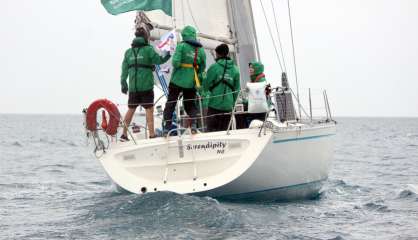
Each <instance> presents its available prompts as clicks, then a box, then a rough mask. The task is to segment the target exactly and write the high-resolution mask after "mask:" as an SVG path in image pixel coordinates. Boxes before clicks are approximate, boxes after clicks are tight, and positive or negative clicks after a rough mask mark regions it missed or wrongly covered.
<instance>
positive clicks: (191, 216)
mask: <svg viewBox="0 0 418 240" xmlns="http://www.w3.org/2000/svg"><path fill="white" fill-rule="evenodd" d="M84 209H88V213H87V214H86V215H84V216H83V221H86V220H87V221H89V222H91V223H94V224H100V223H101V222H103V220H105V219H120V218H124V219H125V220H126V221H129V222H130V221H132V222H141V225H137V224H135V226H134V228H140V229H147V230H148V231H153V230H157V229H156V227H158V225H160V224H161V225H162V226H178V228H182V227H187V226H195V227H199V226H201V227H202V228H205V229H214V230H216V229H219V228H231V227H236V226H237V224H238V225H239V224H241V222H240V217H239V216H237V214H238V213H236V212H234V211H232V210H230V209H228V208H226V207H224V206H223V205H221V204H219V202H218V201H217V200H214V199H212V198H209V197H203V198H202V197H196V196H190V195H180V194H176V193H172V192H156V193H147V194H144V195H135V194H117V195H110V196H108V197H106V198H102V197H100V198H99V199H96V201H95V204H94V205H91V206H87V207H84ZM238 215H239V214H238ZM180 218H181V219H182V220H181V221H179V219H180ZM178 228H176V229H178ZM172 230H174V229H172Z"/></svg>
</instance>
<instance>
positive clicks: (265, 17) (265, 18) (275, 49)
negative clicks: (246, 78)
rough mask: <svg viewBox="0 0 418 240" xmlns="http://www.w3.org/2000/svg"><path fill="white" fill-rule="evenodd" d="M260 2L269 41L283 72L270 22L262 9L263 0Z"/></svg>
mask: <svg viewBox="0 0 418 240" xmlns="http://www.w3.org/2000/svg"><path fill="white" fill-rule="evenodd" d="M260 3H261V8H262V9H263V14H264V20H265V21H266V24H267V28H268V30H269V34H270V38H271V41H272V42H273V46H274V51H275V52H276V57H277V60H278V61H279V65H280V69H281V70H282V72H283V66H282V63H281V60H280V56H279V52H278V51H277V46H276V43H275V42H274V38H273V33H272V32H271V27H270V24H269V22H268V19H267V15H266V11H265V9H264V4H263V0H260Z"/></svg>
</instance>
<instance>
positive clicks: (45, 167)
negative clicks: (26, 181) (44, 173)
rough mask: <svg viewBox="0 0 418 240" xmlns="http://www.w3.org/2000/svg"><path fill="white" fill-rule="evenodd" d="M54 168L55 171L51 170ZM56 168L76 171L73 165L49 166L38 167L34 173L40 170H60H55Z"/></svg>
mask: <svg viewBox="0 0 418 240" xmlns="http://www.w3.org/2000/svg"><path fill="white" fill-rule="evenodd" d="M50 168H53V169H50ZM54 168H61V169H74V166H71V165H66V164H48V165H42V166H39V167H36V168H34V169H33V171H39V170H48V171H51V170H59V169H54Z"/></svg>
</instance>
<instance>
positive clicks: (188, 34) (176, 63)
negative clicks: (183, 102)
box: [171, 26, 206, 88]
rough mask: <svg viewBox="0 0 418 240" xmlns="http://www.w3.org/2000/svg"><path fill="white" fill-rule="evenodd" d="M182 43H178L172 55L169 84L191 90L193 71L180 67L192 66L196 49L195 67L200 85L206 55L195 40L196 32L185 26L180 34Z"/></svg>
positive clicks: (193, 81)
mask: <svg viewBox="0 0 418 240" xmlns="http://www.w3.org/2000/svg"><path fill="white" fill-rule="evenodd" d="M181 35H182V38H183V42H181V43H179V44H178V45H177V47H176V51H175V53H174V55H173V59H172V64H173V74H172V75H171V83H174V84H175V85H177V86H179V87H182V88H193V87H194V86H195V79H194V69H193V68H186V67H182V66H181V65H182V64H193V63H194V57H195V49H197V59H196V65H197V66H198V67H199V69H198V75H199V80H200V84H202V78H203V73H204V71H205V68H206V54H205V50H204V49H203V48H202V45H201V44H200V43H199V42H197V40H196V30H195V29H194V28H193V27H191V26H187V27H185V28H184V29H183V31H182V32H181Z"/></svg>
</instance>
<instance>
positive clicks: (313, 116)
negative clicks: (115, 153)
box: [92, 87, 334, 151]
mask: <svg viewBox="0 0 418 240" xmlns="http://www.w3.org/2000/svg"><path fill="white" fill-rule="evenodd" d="M300 92H301V93H302V94H300V96H304V94H303V90H302V91H300ZM313 93H315V94H316V95H321V98H323V102H324V105H323V106H321V107H318V106H315V105H313V100H312V99H313ZM318 93H320V94H318ZM231 94H236V95H237V97H236V101H235V103H234V107H233V110H232V111H231V112H230V113H219V114H212V115H210V116H206V115H205V114H204V110H203V107H202V105H203V104H202V100H210V99H212V98H217V97H222V96H226V95H231ZM245 94H246V90H238V91H234V92H230V93H227V94H221V95H214V96H208V97H205V98H203V97H201V96H199V95H198V96H197V98H194V99H181V97H182V96H180V97H179V99H177V100H174V101H171V102H176V125H177V126H176V128H175V129H173V130H170V131H169V132H168V133H167V137H170V136H171V134H172V133H174V132H176V133H177V136H182V135H183V134H184V133H185V132H187V131H186V130H187V129H188V128H185V127H184V125H187V124H185V123H186V122H193V121H196V122H197V121H200V127H197V128H196V129H194V130H196V131H202V132H205V130H206V128H205V125H206V124H205V120H207V119H209V118H213V117H216V116H221V115H230V116H231V117H230V120H229V123H228V128H227V130H226V134H228V135H229V134H230V131H231V130H234V129H236V126H234V119H236V115H237V114H249V112H248V111H245V110H244V109H243V108H244V106H243V103H242V101H240V100H242V99H244V98H246V96H245ZM279 94H290V98H291V99H292V100H296V104H293V102H292V103H291V104H292V106H290V107H289V108H288V106H286V108H285V109H284V111H283V109H282V111H281V114H284V115H286V116H287V115H288V114H291V113H293V114H294V115H295V118H294V119H291V120H288V119H285V121H286V122H303V123H306V122H308V123H314V122H315V121H317V122H329V121H334V120H333V119H332V114H331V109H330V104H329V101H328V96H327V92H326V91H325V90H324V91H322V92H318V91H313V90H312V89H310V88H309V89H307V94H306V96H307V99H303V98H302V99H298V98H297V96H296V95H295V93H294V92H293V90H292V89H291V88H283V87H276V88H273V89H272V92H271V93H270V95H269V96H268V101H270V102H272V101H273V100H274V102H273V104H272V105H273V108H272V107H270V108H269V111H268V112H266V115H265V118H264V121H263V124H262V126H261V127H260V132H259V134H261V132H262V130H263V129H264V127H265V124H266V122H267V120H268V119H269V118H271V117H270V113H271V112H272V111H273V112H275V116H273V118H274V117H275V118H277V119H278V120H279V121H280V120H281V119H280V116H279V113H278V103H277V97H278V95H279ZM163 97H164V95H162V96H161V97H160V98H158V99H157V101H156V102H155V103H154V105H157V104H158V103H159V102H160V101H161V99H163ZM303 100H306V101H307V102H308V104H307V105H308V106H309V108H308V110H309V111H306V109H305V108H304V107H303V105H304V104H302V102H300V101H303ZM187 101H197V104H198V105H199V108H198V109H199V111H200V114H199V115H198V116H195V117H190V116H187V117H184V116H185V115H183V114H182V112H183V111H182V108H184V103H185V102H187ZM166 103H167V102H166ZM117 105H118V106H126V105H127V104H117ZM295 105H296V106H299V107H300V111H296V110H295ZM157 109H161V107H160V106H157ZM289 110H290V112H289ZM318 110H322V111H323V110H325V116H319V114H318V113H317V112H318ZM298 112H301V113H303V114H304V117H302V116H298V115H297V113H298ZM161 114H162V111H159V112H158V113H157V116H158V117H160V115H161ZM318 116H319V118H318ZM185 120H186V121H185ZM163 124H164V122H163ZM131 126H132V125H131ZM131 126H127V125H126V124H125V122H124V121H123V120H121V121H120V127H126V128H127V129H128V134H129V136H130V138H131V139H132V141H133V143H134V144H135V145H137V142H136V140H135V136H134V134H133V133H132V132H131V130H130V129H129V127H131ZM137 126H138V127H139V128H143V129H144V133H145V139H146V138H148V133H147V132H148V126H147V124H145V126H143V125H137ZM189 127H190V128H191V126H189ZM98 130H101V129H98ZM92 137H93V138H94V143H95V145H96V149H95V151H97V150H103V151H105V149H107V148H108V147H109V142H110V140H109V139H108V138H107V136H106V141H107V142H108V144H104V141H102V140H101V139H100V137H99V135H98V133H93V135H92ZM116 141H117V137H116Z"/></svg>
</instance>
